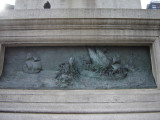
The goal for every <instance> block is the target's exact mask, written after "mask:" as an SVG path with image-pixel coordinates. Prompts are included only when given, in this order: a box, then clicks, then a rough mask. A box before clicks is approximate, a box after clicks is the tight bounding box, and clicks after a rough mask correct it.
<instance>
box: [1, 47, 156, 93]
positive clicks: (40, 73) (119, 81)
mask: <svg viewBox="0 0 160 120" xmlns="http://www.w3.org/2000/svg"><path fill="white" fill-rule="evenodd" d="M0 88H1V89H53V90H61V89H66V90H79V89H81V90H95V89H140V88H156V83H155V80H154V77H153V74H152V66H151V59H150V49H149V47H132V46H130V47H126V46H125V47H117V46H115V47H113V46H103V47H98V46H97V47H93V46H92V47H76V46H75V47H73V46H72V47H71V46H70V47H7V48H6V53H5V63H4V70H3V74H2V76H1V78H0Z"/></svg>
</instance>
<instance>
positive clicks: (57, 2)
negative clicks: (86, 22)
mask: <svg viewBox="0 0 160 120" xmlns="http://www.w3.org/2000/svg"><path fill="white" fill-rule="evenodd" d="M48 1H49V3H50V5H51V9H54V8H128V9H129V8H130V9H140V8H141V3H140V0H48ZM46 2H47V0H27V1H26V0H16V5H15V9H44V7H43V6H44V4H45V3H46Z"/></svg>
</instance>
